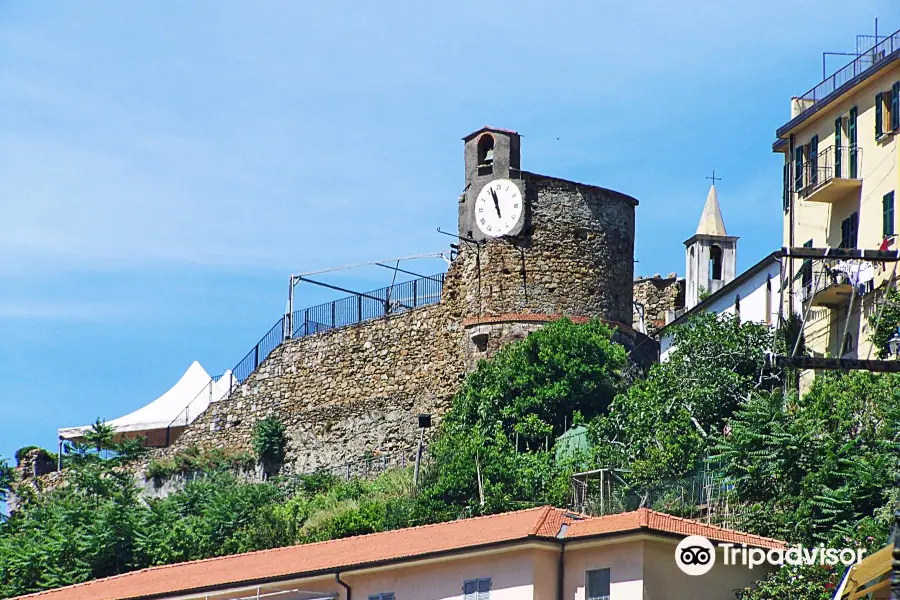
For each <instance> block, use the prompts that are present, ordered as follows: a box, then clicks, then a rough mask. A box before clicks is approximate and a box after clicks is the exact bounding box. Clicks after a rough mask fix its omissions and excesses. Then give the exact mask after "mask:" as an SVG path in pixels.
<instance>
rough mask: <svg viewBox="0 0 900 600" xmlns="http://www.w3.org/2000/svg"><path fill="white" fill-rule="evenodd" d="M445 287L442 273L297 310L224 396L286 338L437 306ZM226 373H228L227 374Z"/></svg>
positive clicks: (175, 429)
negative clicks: (291, 323)
mask: <svg viewBox="0 0 900 600" xmlns="http://www.w3.org/2000/svg"><path fill="white" fill-rule="evenodd" d="M443 288H444V273H440V274H438V275H432V276H430V277H421V278H419V279H413V280H411V281H404V282H402V283H397V284H394V285H391V286H388V287H384V288H380V289H377V290H374V291H371V292H366V293H364V294H356V295H355V296H348V297H346V298H341V299H339V300H335V301H333V302H326V303H325V304H319V305H318V306H313V307H310V308H306V309H302V310H296V311H294V313H293V315H292V317H293V318H292V319H290V320H288V319H287V318H286V317H281V318H280V319H278V321H277V322H276V323H275V325H273V326H272V328H271V329H269V331H268V332H267V333H266V335H264V336H263V337H262V339H261V340H259V342H257V344H256V345H255V346H254V347H253V349H252V350H250V352H248V353H247V354H246V356H244V358H242V359H241V360H240V362H238V364H237V365H235V367H234V369H232V370H231V372H230V376H229V380H228V382H227V385H228V389H227V392H225V397H227V396H229V395H231V392H232V391H233V388H234V386H235V384H239V383H244V382H245V381H246V380H247V378H248V377H250V375H251V374H252V373H253V372H254V371H256V369H258V368H259V366H260V365H261V364H262V362H263V361H264V360H266V358H268V356H269V354H271V353H272V351H273V350H275V348H277V347H278V346H280V345H281V343H282V342H283V341H284V340H285V339H287V338H294V337H305V336H307V335H312V334H315V333H320V332H323V331H329V330H331V329H337V328H339V327H346V326H348V325H355V324H357V323H362V322H363V321H369V320H372V319H377V318H379V317H386V316H388V315H391V314H396V313H399V312H403V311H406V310H410V309H413V308H417V307H419V306H425V305H428V304H436V303H437V302H440V300H441V291H442V290H443ZM290 322H293V327H291V326H290ZM288 329H293V331H288ZM226 373H228V372H227V371H226ZM221 378H222V375H217V376H215V377H213V378H211V379H210V381H209V382H207V383H206V385H204V386H203V389H201V390H200V391H199V392H197V394H196V396H194V398H193V399H192V400H191V401H190V402H189V403H188V404H187V406H185V407H184V409H183V410H182V411H181V413H179V415H178V416H177V417H175V419H173V420H172V422H171V423H170V424H169V426H168V427H167V428H166V436H165V444H166V445H169V444H171V443H173V442H174V441H175V439H177V437H178V436H179V435H180V434H181V431H182V430H183V428H185V427H187V426H188V425H190V424H191V423H192V422H193V421H194V420H195V419H196V418H197V417H198V416H200V414H201V413H202V412H203V411H205V410H206V409H207V408H209V405H210V403H211V402H215V401H216V400H218V398H216V399H215V400H210V398H212V397H213V396H214V391H215V390H216V384H217V383H218V382H219V380H220V379H221Z"/></svg>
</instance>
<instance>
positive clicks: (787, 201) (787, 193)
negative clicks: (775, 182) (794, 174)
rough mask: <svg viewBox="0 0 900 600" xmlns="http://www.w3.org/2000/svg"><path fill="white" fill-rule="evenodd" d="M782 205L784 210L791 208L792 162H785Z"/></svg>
mask: <svg viewBox="0 0 900 600" xmlns="http://www.w3.org/2000/svg"><path fill="white" fill-rule="evenodd" d="M781 205H782V208H783V209H784V212H787V211H789V210H790V209H791V162H790V161H787V162H785V163H784V173H783V174H782V181H781Z"/></svg>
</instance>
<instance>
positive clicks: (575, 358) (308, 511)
mask: <svg viewBox="0 0 900 600" xmlns="http://www.w3.org/2000/svg"><path fill="white" fill-rule="evenodd" d="M789 341H790V340H789ZM676 343H677V348H676V350H675V351H674V352H673V353H672V355H671V359H670V360H669V362H667V363H665V364H660V365H654V366H653V367H652V368H651V369H650V370H649V371H648V372H646V373H643V372H640V371H638V370H636V369H635V368H634V367H633V366H631V365H630V363H629V362H628V360H627V354H626V351H625V349H624V348H623V347H621V346H619V345H617V344H615V343H613V342H612V331H611V330H610V329H608V328H607V327H606V326H605V325H603V324H602V323H600V322H599V321H592V322H589V323H587V324H583V325H578V324H574V323H571V322H569V321H567V320H561V321H557V322H554V323H552V324H549V325H547V326H546V327H544V328H543V329H541V330H539V331H538V332H536V333H534V334H532V335H531V336H529V337H528V338H526V339H525V340H523V341H521V342H519V343H516V344H514V345H511V346H508V347H506V348H504V349H503V350H501V351H500V352H498V353H497V354H496V355H495V357H494V358H493V360H491V361H483V362H482V363H480V364H479V366H478V368H477V369H476V370H475V371H474V372H473V373H471V374H470V375H469V376H468V378H467V379H466V381H465V382H464V384H463V386H462V387H461V389H460V390H459V392H458V393H457V394H456V396H455V398H454V400H453V404H452V408H451V410H450V411H449V412H448V414H446V415H445V416H444V418H443V420H442V422H441V425H440V427H439V429H438V431H437V432H436V436H435V439H434V440H433V442H432V443H431V445H430V447H429V449H428V454H427V456H426V459H425V466H424V469H423V473H422V477H421V481H420V486H419V489H418V490H416V491H415V493H413V490H412V489H411V479H412V477H411V473H410V471H409V470H397V471H393V472H388V473H385V474H383V475H381V476H380V477H378V478H376V479H374V480H372V481H363V480H351V481H344V480H339V479H337V478H335V477H333V476H331V475H328V474H327V473H324V472H322V473H315V474H310V475H303V476H294V477H278V476H276V475H275V473H277V472H278V463H279V461H280V460H282V459H283V453H284V444H283V439H282V438H281V437H279V436H283V428H282V427H280V425H279V423H278V422H277V419H274V418H272V419H269V420H267V422H266V424H265V425H264V426H262V427H261V430H264V431H265V432H267V433H264V434H260V436H261V437H260V438H259V439H258V440H257V444H256V449H257V456H256V457H255V458H256V460H260V461H262V462H263V464H264V465H265V468H266V471H267V472H269V473H271V474H272V477H270V478H269V479H268V480H267V481H266V482H264V483H246V482H244V481H241V480H239V479H236V478H235V477H234V476H233V475H232V474H231V468H230V466H229V463H228V461H222V460H219V461H206V462H204V461H200V460H199V459H196V458H194V459H192V462H190V464H191V465H193V466H195V467H196V466H197V465H201V466H202V469H203V470H204V471H205V476H202V477H199V478H197V479H195V480H193V481H191V482H189V483H188V484H187V485H186V486H185V487H184V489H182V490H181V491H178V492H175V493H173V494H171V495H170V496H168V497H167V498H165V499H161V500H149V501H148V500H144V499H142V498H141V497H140V496H139V495H138V493H137V491H136V489H135V488H134V485H133V481H132V479H131V477H130V475H127V474H125V473H124V471H123V470H122V469H121V468H120V467H121V465H122V464H123V463H125V462H127V461H129V460H131V459H133V458H134V457H135V456H136V454H138V453H139V452H140V450H139V449H138V448H137V447H135V446H134V445H129V446H120V445H116V444H113V443H112V442H111V441H110V440H111V438H110V436H109V432H108V431H105V430H104V428H103V426H99V427H98V428H97V431H95V436H94V438H92V440H90V443H89V444H87V445H85V446H82V447H79V448H78V449H77V451H76V453H75V454H74V455H71V456H69V457H67V459H66V460H67V464H69V465H70V468H69V469H68V470H67V474H66V480H67V483H66V485H63V486H60V487H57V488H56V489H54V490H53V491H51V492H49V493H45V494H42V495H28V494H25V496H24V497H23V498H22V501H23V504H22V507H21V508H20V509H19V510H18V511H16V512H15V513H14V514H13V515H12V516H10V517H9V518H7V519H6V520H4V521H2V522H0V596H2V597H10V596H15V595H19V594H24V593H27V592H32V591H37V590H41V589H46V588H50V587H57V586H61V585H66V584H70V583H76V582H81V581H85V580H88V579H92V578H97V577H104V576H108V575H114V574H118V573H123V572H126V571H129V570H133V569H137V568H142V567H146V566H150V565H159V564H167V563H172V562H178V561H185V560H193V559H198V558H205V557H211V556H221V555H225V554H232V553H238V552H245V551H249V550H258V549H264V548H272V547H277V546H284V545H289V544H297V543H307V542H314V541H320V540H327V539H334V538H339V537H345V536H351V535H357V534H362V533H370V532H376V531H384V530H388V529H396V528H401V527H407V526H410V525H418V524H423V523H429V522H435V521H441V520H448V519H455V518H460V517H466V516H472V515H476V514H489V513H496V512H501V511H506V510H511V509H516V508H523V507H527V506H534V505H537V504H546V503H550V504H554V505H557V506H567V505H569V504H570V503H571V501H572V500H571V499H572V492H571V487H570V477H571V475H572V473H575V472H579V471H584V470H588V469H595V468H598V467H607V468H620V469H623V471H622V473H623V477H624V478H625V480H626V481H627V482H628V483H629V484H631V485H633V486H635V488H636V489H637V488H640V487H641V486H648V485H653V484H655V483H656V482H659V481H660V480H665V479H670V478H673V477H680V476H687V475H690V474H693V473H697V472H698V471H702V472H710V471H714V472H715V473H717V475H718V476H719V477H721V478H723V480H725V481H728V482H729V490H730V491H729V493H730V494H731V497H730V502H731V503H732V505H733V506H736V507H740V511H739V512H740V515H741V522H740V526H741V528H742V529H744V530H746V531H749V532H751V533H758V534H761V535H766V536H772V537H779V538H782V539H785V540H788V541H790V542H803V543H807V544H813V543H814V544H818V543H819V542H822V543H826V544H834V545H837V546H838V547H844V546H856V545H862V546H864V547H866V548H868V549H870V550H873V551H874V550H876V549H878V548H880V547H881V546H882V545H883V544H884V543H885V542H886V540H887V534H888V531H889V526H890V523H891V517H890V516H891V512H892V509H893V507H894V506H895V505H896V502H897V498H896V493H895V491H894V487H893V481H894V475H895V473H896V472H897V470H898V466H900V465H898V462H900V451H898V448H900V446H898V443H900V439H898V432H900V385H898V384H900V378H898V377H897V376H894V375H876V374H872V373H864V372H857V373H852V374H848V375H832V376H827V377H820V378H818V379H817V380H816V381H815V383H814V384H813V386H812V388H811V389H810V390H809V392H808V393H806V394H805V395H804V396H803V397H802V398H800V397H798V396H797V394H796V393H795V392H792V391H787V392H786V391H785V390H786V389H788V390H790V389H792V388H793V387H794V386H793V385H792V384H790V382H792V381H795V378H796V374H793V373H781V372H775V371H771V370H769V369H768V368H767V367H766V366H765V361H764V353H765V351H766V350H769V349H771V348H773V347H774V346H775V345H776V344H781V343H784V341H783V340H775V339H772V334H771V332H770V330H769V329H768V328H766V327H764V326H762V325H756V324H752V323H738V322H737V321H735V320H734V319H732V318H731V317H727V316H725V317H720V318H717V317H715V316H711V315H701V316H699V317H698V318H695V319H693V320H692V321H690V322H689V323H688V324H686V325H684V326H682V327H681V328H679V329H678V331H677V333H676ZM573 425H583V426H584V427H586V429H587V432H588V434H587V435H588V440H587V443H585V444H584V445H583V446H581V448H580V449H579V450H575V451H571V452H566V453H561V454H560V455H559V457H557V453H556V448H555V447H554V441H555V439H556V438H557V437H558V436H560V435H561V434H563V433H564V432H565V431H566V430H567V429H569V428H570V427H572V426H573ZM109 450H112V452H109ZM104 456H111V457H112V458H103V457H104ZM166 468H170V467H166ZM157 469H162V467H159V466H158V467H157ZM162 472H163V471H162V470H160V471H159V473H162ZM9 473H10V470H9V469H8V468H6V469H3V468H0V488H2V489H8V488H9V486H10V484H11V482H10V481H9V479H10V477H9ZM0 493H2V492H0ZM653 508H657V509H662V510H670V512H674V513H677V512H678V510H676V509H675V508H674V507H669V508H667V505H665V504H663V505H661V506H656V505H654V506H653ZM681 508H683V507H681ZM840 576H841V573H836V572H832V571H829V570H826V569H824V568H819V567H815V568H813V567H810V568H805V569H799V570H797V569H783V570H782V571H781V572H779V573H777V574H775V575H774V576H772V577H771V578H769V579H768V580H767V581H765V582H763V583H762V585H761V586H760V587H759V588H758V589H755V590H744V591H741V592H740V597H741V598H743V599H745V600H765V599H768V598H784V597H791V598H800V599H803V600H818V599H821V600H826V599H827V598H829V594H828V588H829V586H832V585H834V584H835V583H836V582H837V581H838V580H839V579H840Z"/></svg>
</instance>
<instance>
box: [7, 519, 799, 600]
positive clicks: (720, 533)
mask: <svg viewBox="0 0 900 600" xmlns="http://www.w3.org/2000/svg"><path fill="white" fill-rule="evenodd" d="M563 525H565V526H566V529H565V531H564V534H563V537H564V539H566V540H575V539H580V538H589V537H592V536H599V535H610V534H622V533H631V532H638V531H647V532H661V533H669V534H678V535H694V534H696V535H703V536H706V537H707V538H709V539H711V540H715V541H724V542H734V543H744V544H748V545H751V546H757V547H762V548H778V547H784V546H785V544H784V542H780V541H778V540H773V539H769V538H764V537H760V536H756V535H750V534H746V533H741V532H738V531H733V530H730V529H723V528H721V527H714V526H711V525H706V524H703V523H699V522H696V521H691V520H688V519H682V518H679V517H673V516H670V515H666V514H663V513H658V512H655V511H651V510H647V509H641V510H638V511H634V512H630V513H623V514H618V515H609V516H605V517H587V516H583V515H576V514H573V513H570V512H567V511H565V510H561V509H558V508H553V507H550V506H542V507H538V508H532V509H528V510H520V511H516V512H509V513H504V514H500V515H492V516H488V517H477V518H474V519H465V520H459V521H451V522H449V523H438V524H436V525H425V526H421V527H411V528H408V529H398V530H395V531H386V532H383V533H375V534H371V535H362V536H356V537H351V538H344V539H340V540H332V541H328V542H319V543H316V544H305V545H299V546H289V547H286V548H276V549H273V550H263V551H260V552H250V553H247V554H238V555H233V556H223V557H219V558H211V559H206V560H198V561H194V562H188V563H180V564H174V565H165V566H161V567H151V568H149V569H142V570H140V571H134V572H131V573H125V574H123V575H117V576H115V577H108V578H105V579H98V580H95V581H89V582H86V583H81V584H77V585H73V586H68V587H65V588H59V589H55V590H49V591H45V592H39V593H36V594H30V595H28V596H21V597H20V598H29V599H32V598H33V599H35V600H127V599H132V598H140V597H143V596H147V595H151V594H152V595H161V594H172V595H174V594H181V593H185V592H189V591H193V590H202V589H206V588H211V587H213V586H229V585H235V586H236V585H239V584H247V583H250V582H254V583H255V582H262V581H265V580H271V579H274V578H281V577H291V576H297V577H302V576H309V575H313V574H318V573H328V572H334V571H336V570H338V569H342V570H343V569H350V568H354V567H359V566H362V565H372V564H380V563H389V562H395V561H403V560H408V559H415V558H418V557H423V556H426V555H433V554H439V553H442V552H452V551H459V550H465V549H474V548H477V547H480V546H485V545H489V544H497V543H504V542H516V541H526V540H534V539H546V540H548V541H549V540H553V539H557V538H558V536H560V534H561V533H562V528H563Z"/></svg>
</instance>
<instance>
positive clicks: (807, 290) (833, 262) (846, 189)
mask: <svg viewBox="0 0 900 600" xmlns="http://www.w3.org/2000/svg"><path fill="white" fill-rule="evenodd" d="M860 38H863V41H864V44H862V45H869V46H870V47H869V48H868V49H866V50H863V51H861V52H859V53H858V55H856V57H855V58H854V59H853V60H852V62H850V63H849V64H848V65H847V66H845V67H843V68H842V69H840V70H838V71H837V72H835V73H834V74H833V75H831V76H829V77H828V78H827V79H825V80H824V81H822V82H821V83H819V84H818V85H816V86H815V87H814V88H813V89H811V90H810V91H809V92H807V93H806V94H804V95H803V96H800V97H795V98H792V99H791V119H790V121H788V122H787V123H785V124H784V125H783V126H782V127H780V128H779V129H778V131H777V132H776V136H777V138H778V139H777V140H776V141H775V143H774V145H773V150H774V151H775V152H780V153H782V154H783V155H784V197H783V210H784V236H783V238H784V239H783V245H784V246H789V247H797V246H807V247H813V248H859V249H873V250H876V249H879V248H881V249H890V250H896V249H897V246H898V244H897V243H896V237H895V233H896V232H897V218H896V210H895V202H896V199H895V196H896V193H897V189H898V188H900V166H898V160H900V153H898V150H897V145H898V143H900V142H898V140H897V139H896V137H897V134H898V133H900V31H898V32H896V33H894V34H892V35H890V36H879V37H877V38H876V37H875V36H860ZM865 42H867V43H865ZM858 45H861V44H860V41H859V38H858ZM895 264H896V263H886V264H880V263H874V264H873V263H854V262H853V261H840V260H837V259H827V260H824V261H822V260H816V261H811V262H808V263H807V262H804V261H801V260H798V259H793V260H787V261H785V268H786V269H787V274H786V276H787V277H788V278H789V279H788V281H789V282H790V285H789V286H786V291H785V296H784V301H785V305H786V309H787V310H788V311H790V312H793V313H796V314H798V315H800V316H803V315H804V314H807V315H808V316H807V324H806V328H805V330H804V333H805V337H806V344H807V349H808V350H809V351H810V354H811V355H812V356H831V357H843V358H860V359H866V358H875V351H874V350H873V349H872V345H871V343H870V342H869V341H868V338H869V336H870V333H871V331H870V328H869V326H868V324H867V320H866V317H867V316H868V315H870V314H873V312H874V311H875V310H877V307H878V305H879V304H878V303H877V302H876V299H877V298H880V297H881V294H882V292H883V290H884V289H885V285H884V284H885V282H887V281H889V280H890V277H891V274H892V272H893V271H894V268H895ZM787 290H790V292H791V293H789V294H788V293H787ZM848 315H849V319H848Z"/></svg>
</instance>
